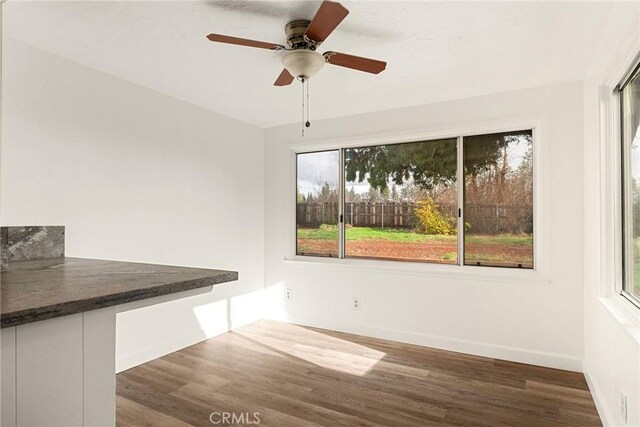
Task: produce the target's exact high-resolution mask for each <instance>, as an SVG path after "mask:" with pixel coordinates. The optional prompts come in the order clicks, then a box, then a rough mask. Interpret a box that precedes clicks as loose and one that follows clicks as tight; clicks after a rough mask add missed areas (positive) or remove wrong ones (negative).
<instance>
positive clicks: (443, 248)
mask: <svg viewBox="0 0 640 427" xmlns="http://www.w3.org/2000/svg"><path fill="white" fill-rule="evenodd" d="M346 245H347V247H346V255H347V257H354V258H358V257H366V258H382V259H395V260H403V261H429V262H437V263H444V264H456V263H457V261H456V259H455V257H454V258H453V259H449V260H446V259H443V257H444V256H445V254H455V253H456V251H457V248H456V243H455V242H447V241H437V240H434V241H430V242H424V243H406V242H393V241H388V240H374V239H372V240H360V241H351V242H350V241H347V242H346ZM298 247H299V248H304V249H305V253H307V254H323V255H332V256H337V255H338V246H337V242H335V241H332V240H326V239H317V240H315V239H298ZM465 252H466V253H467V263H468V264H471V263H475V262H476V261H483V258H482V257H479V256H478V255H475V254H481V255H482V256H485V257H487V258H488V260H486V261H483V262H482V264H483V265H495V266H517V264H518V263H522V267H524V268H531V267H532V264H531V260H532V258H533V253H532V248H531V247H530V246H523V245H507V244H503V245H499V244H483V243H469V244H467V245H466V247H465Z"/></svg>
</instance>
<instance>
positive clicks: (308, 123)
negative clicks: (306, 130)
mask: <svg viewBox="0 0 640 427" xmlns="http://www.w3.org/2000/svg"><path fill="white" fill-rule="evenodd" d="M309 80H310V79H307V121H306V122H305V124H304V125H305V126H306V127H309V126H311V122H310V121H309V84H310V83H309Z"/></svg>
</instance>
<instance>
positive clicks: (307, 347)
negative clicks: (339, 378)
mask: <svg viewBox="0 0 640 427" xmlns="http://www.w3.org/2000/svg"><path fill="white" fill-rule="evenodd" d="M252 326H254V325H250V326H249V327H245V328H243V329H242V330H240V331H235V332H234V335H237V336H240V337H242V338H244V339H246V340H247V341H249V342H251V343H253V344H256V345H260V346H263V347H265V348H267V349H270V350H272V351H274V352H276V353H279V354H280V355H283V356H287V357H290V358H294V359H299V360H302V361H305V362H309V363H312V364H314V365H316V366H319V367H322V368H326V369H331V370H334V371H339V372H342V373H346V374H351V375H357V376H363V375H365V374H367V373H368V372H370V371H371V370H372V369H373V368H374V367H375V366H376V365H377V364H378V363H379V362H381V361H382V359H383V358H384V357H385V356H386V353H384V352H382V351H378V350H375V349H372V348H369V347H366V346H363V345H360V344H356V343H353V342H350V341H347V340H343V339H340V338H335V337H332V336H330V335H326V334H323V333H320V332H316V331H312V330H309V329H307V328H304V327H301V326H296V325H286V329H287V334H288V335H289V338H290V339H289V340H287V341H284V340H281V339H278V338H277V337H276V336H277V335H275V334H274V335H270V334H268V330H266V332H267V333H265V330H264V329H262V328H260V327H259V326H256V327H255V329H253V328H252ZM294 337H295V338H296V339H295V340H292V339H291V338H294ZM300 342H304V343H307V344H299V343H300Z"/></svg>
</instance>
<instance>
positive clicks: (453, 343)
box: [269, 313, 583, 372]
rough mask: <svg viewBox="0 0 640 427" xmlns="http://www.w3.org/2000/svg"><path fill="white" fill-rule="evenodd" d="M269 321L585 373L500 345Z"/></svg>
mask: <svg viewBox="0 0 640 427" xmlns="http://www.w3.org/2000/svg"><path fill="white" fill-rule="evenodd" d="M269 318H270V319H272V320H278V321H281V322H287V323H295V324H299V325H304V326H312V327H316V328H322V329H330V330H334V331H340V332H346V333H351V334H358V335H364V336H368V337H373V338H381V339H387V340H391V341H398V342H403V343H407V344H415V345H420V346H424V347H432V348H438V349H441V350H448V351H455V352H458V353H466V354H473V355H476V356H484V357H490V358H493V359H501V360H508V361H512V362H519V363H527V364H531V365H537V366H545V367H549V368H556V369H564V370H568V371H574V372H582V369H583V363H582V359H581V358H578V357H572V356H568V355H564V354H557V353H547V352H542V351H537V350H531V349H526V348H517V347H508V346H502V345H497V344H488V343H483V342H477V341H469V340H463V339H456V338H449V337H442V336H437V335H429V334H422V333H416V332H404V331H398V330H392V329H382V328H375V327H370V326H365V325H359V324H344V323H342V322H340V323H338V322H334V321H332V320H331V319H325V318H316V317H307V316H298V315H292V314H288V313H278V314H271V316H270V317H269Z"/></svg>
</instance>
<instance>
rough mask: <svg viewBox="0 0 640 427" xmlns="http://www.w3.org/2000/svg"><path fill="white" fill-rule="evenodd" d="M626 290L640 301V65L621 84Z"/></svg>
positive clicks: (624, 290)
mask: <svg viewBox="0 0 640 427" xmlns="http://www.w3.org/2000/svg"><path fill="white" fill-rule="evenodd" d="M620 113H621V114H620V118H621V121H622V123H621V135H622V204H623V206H622V234H623V245H624V248H623V254H624V256H623V294H624V295H625V296H626V297H627V298H629V299H630V300H632V301H634V302H636V304H639V305H640V66H639V67H637V68H636V69H635V71H634V72H633V73H632V74H631V76H630V77H629V78H628V79H627V81H626V82H623V84H622V85H621V87H620Z"/></svg>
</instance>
